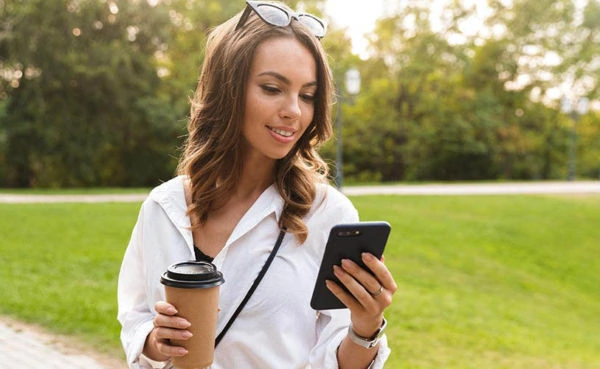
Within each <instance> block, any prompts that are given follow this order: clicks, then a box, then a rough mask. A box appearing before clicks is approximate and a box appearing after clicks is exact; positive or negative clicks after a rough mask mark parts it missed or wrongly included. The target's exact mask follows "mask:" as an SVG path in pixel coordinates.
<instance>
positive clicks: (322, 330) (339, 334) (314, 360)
mask: <svg viewBox="0 0 600 369" xmlns="http://www.w3.org/2000/svg"><path fill="white" fill-rule="evenodd" d="M349 321H350V310H348V309H337V310H324V311H321V312H319V313H318V317H317V325H316V330H317V332H316V333H317V337H318V342H317V345H316V346H315V348H314V349H313V351H312V352H311V355H310V358H309V361H310V365H311V368H324V369H337V368H339V365H338V360H337V349H338V347H339V346H340V344H341V343H342V341H343V340H344V338H345V337H346V335H347V334H348V326H349V324H348V322H349ZM390 352H391V351H390V348H389V346H388V343H387V337H386V336H385V335H384V336H383V337H382V339H381V341H379V348H378V351H377V355H376V356H375V360H374V361H373V363H372V364H371V365H370V366H369V369H382V368H383V366H384V364H385V362H386V360H387V358H388V357H389V356H390Z"/></svg>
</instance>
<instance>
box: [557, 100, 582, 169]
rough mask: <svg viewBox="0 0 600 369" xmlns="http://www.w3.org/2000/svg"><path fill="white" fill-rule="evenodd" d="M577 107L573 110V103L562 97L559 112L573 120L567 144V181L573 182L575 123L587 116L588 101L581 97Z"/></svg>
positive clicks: (575, 147)
mask: <svg viewBox="0 0 600 369" xmlns="http://www.w3.org/2000/svg"><path fill="white" fill-rule="evenodd" d="M576 102H577V106H576V108H575V109H573V101H571V99H569V98H568V97H566V96H565V97H563V98H562V101H561V104H560V110H561V111H562V112H563V113H564V114H567V115H568V116H570V117H571V118H572V119H573V126H572V129H571V142H570V144H569V175H568V178H567V179H568V180H569V181H573V180H574V179H575V166H576V160H577V122H578V121H579V118H580V117H581V116H582V115H585V114H587V112H588V110H589V99H588V98H587V97H582V98H580V99H578V100H576Z"/></svg>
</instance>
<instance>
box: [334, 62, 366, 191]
mask: <svg viewBox="0 0 600 369" xmlns="http://www.w3.org/2000/svg"><path fill="white" fill-rule="evenodd" d="M344 82H345V87H346V93H347V94H348V95H350V96H355V95H357V94H358V93H359V92H360V72H359V71H358V69H356V68H350V69H348V70H347V71H346V74H345V75H344ZM343 95H344V93H343V91H342V89H339V92H338V104H337V105H338V109H337V117H336V131H337V150H336V160H335V169H336V170H335V185H336V187H337V188H338V189H339V188H342V183H343V181H344V169H343V165H344V157H343V143H342V102H343V101H344V96H343Z"/></svg>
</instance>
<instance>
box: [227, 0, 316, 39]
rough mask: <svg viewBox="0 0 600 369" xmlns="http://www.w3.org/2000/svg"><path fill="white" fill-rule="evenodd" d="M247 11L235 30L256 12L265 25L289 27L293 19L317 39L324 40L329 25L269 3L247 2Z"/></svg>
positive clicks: (309, 15) (306, 14) (305, 14)
mask: <svg viewBox="0 0 600 369" xmlns="http://www.w3.org/2000/svg"><path fill="white" fill-rule="evenodd" d="M246 5H247V6H246V9H245V10H244V13H243V14H242V16H241V18H240V20H239V22H238V24H237V25H236V26H235V30H236V31H237V30H238V29H240V28H242V26H243V25H244V24H245V23H246V21H247V20H248V17H249V16H250V13H251V12H252V11H253V10H254V12H255V13H256V14H257V15H258V16H259V17H260V19H262V20H263V21H264V22H265V23H267V24H270V25H272V26H277V27H285V26H289V25H290V23H291V22H292V18H294V19H295V20H297V21H298V22H300V23H302V24H303V25H305V26H306V27H308V29H309V30H310V31H311V32H312V33H313V35H315V37H317V38H322V37H323V36H325V33H326V32H327V23H326V22H325V21H324V20H322V19H319V18H317V17H315V16H314V15H312V14H308V13H290V12H289V11H288V10H287V9H285V8H282V7H281V6H280V5H279V4H277V3H272V2H269V1H250V0H246Z"/></svg>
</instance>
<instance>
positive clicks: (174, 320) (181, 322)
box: [153, 314, 192, 329]
mask: <svg viewBox="0 0 600 369" xmlns="http://www.w3.org/2000/svg"><path fill="white" fill-rule="evenodd" d="M153 323H154V326H155V327H158V328H160V327H165V328H174V329H186V328H189V327H190V326H191V325H192V324H191V323H190V322H189V321H187V320H186V319H185V318H182V317H179V316H169V315H163V314H157V315H156V316H155V317H154V322H153Z"/></svg>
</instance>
